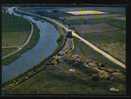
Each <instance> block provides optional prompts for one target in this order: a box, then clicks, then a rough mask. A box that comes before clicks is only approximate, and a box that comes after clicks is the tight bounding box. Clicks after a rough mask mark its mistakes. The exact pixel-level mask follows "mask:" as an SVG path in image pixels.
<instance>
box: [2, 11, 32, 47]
mask: <svg viewBox="0 0 131 99" xmlns="http://www.w3.org/2000/svg"><path fill="white" fill-rule="evenodd" d="M1 24H2V46H19V45H22V44H23V43H24V42H25V40H26V39H27V38H28V36H29V34H30V30H31V24H30V23H29V22H28V21H27V20H25V19H23V18H21V17H17V16H13V15H9V14H7V13H2V23H1Z"/></svg>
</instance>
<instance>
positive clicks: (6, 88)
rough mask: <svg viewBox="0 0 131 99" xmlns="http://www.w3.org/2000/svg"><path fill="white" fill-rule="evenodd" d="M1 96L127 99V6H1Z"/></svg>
mask: <svg viewBox="0 0 131 99" xmlns="http://www.w3.org/2000/svg"><path fill="white" fill-rule="evenodd" d="M1 18H2V22H1V26H2V94H3V95H13V94H83V95H84V94H85V95H89V96H90V95H104V96H105V95H107V96H108V95H126V9H125V7H123V6H122V7H95V6H92V7H90V6H89V7H88V6H87V7H85V6H83V7H59V6H58V7H56V6H55V7H53V6H52V7H47V6H31V5H30V6H26V7H23V6H20V5H18V6H3V7H2V14H1Z"/></svg>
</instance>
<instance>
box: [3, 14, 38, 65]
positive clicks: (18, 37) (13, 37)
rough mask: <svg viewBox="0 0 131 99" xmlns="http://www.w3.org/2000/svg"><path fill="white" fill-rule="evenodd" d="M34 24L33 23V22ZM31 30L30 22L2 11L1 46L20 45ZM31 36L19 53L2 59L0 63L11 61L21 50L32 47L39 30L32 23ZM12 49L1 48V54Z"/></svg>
mask: <svg viewBox="0 0 131 99" xmlns="http://www.w3.org/2000/svg"><path fill="white" fill-rule="evenodd" d="M33 25H34V24H33ZM30 32H31V24H30V23H29V22H28V21H27V20H25V19H23V18H21V17H16V16H11V15H8V14H5V13H2V46H3V47H6V46H7V47H8V46H19V45H22V44H23V43H24V42H25V40H27V38H28V36H29V34H30ZM33 32H34V33H33V36H32V38H31V40H30V42H29V44H28V45H27V46H25V47H24V49H23V50H21V51H20V52H19V53H17V54H15V55H12V56H10V57H8V58H6V59H4V60H2V64H4V65H6V64H9V63H11V62H12V61H13V60H15V59H16V58H18V57H19V56H20V55H21V54H22V53H23V52H25V51H27V50H28V49H30V48H32V47H33V46H34V45H35V44H36V43H37V41H38V39H39V36H40V35H39V30H38V29H37V28H36V26H35V25H34V31H33ZM12 51H14V50H12V49H11V50H10V49H8V52H7V50H5V49H4V50H2V53H4V54H3V55H7V53H8V54H9V53H11V52H12Z"/></svg>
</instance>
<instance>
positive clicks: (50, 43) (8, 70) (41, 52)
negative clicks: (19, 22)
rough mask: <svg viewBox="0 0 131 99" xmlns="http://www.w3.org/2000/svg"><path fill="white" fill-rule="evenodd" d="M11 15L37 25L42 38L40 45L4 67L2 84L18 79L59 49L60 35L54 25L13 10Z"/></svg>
mask: <svg viewBox="0 0 131 99" xmlns="http://www.w3.org/2000/svg"><path fill="white" fill-rule="evenodd" d="M11 9H12V8H11ZM11 9H10V10H11ZM10 13H11V14H14V15H17V16H22V17H23V18H25V19H27V20H29V21H31V22H32V23H34V24H36V26H37V27H38V29H39V30H40V32H39V34H40V38H39V41H38V43H37V44H36V45H35V46H34V47H33V48H32V49H30V50H28V51H26V52H25V53H23V54H22V55H21V56H20V57H19V58H18V59H16V60H15V61H13V62H12V63H11V64H8V65H6V66H2V83H5V82H7V81H9V80H11V79H13V78H15V77H17V76H18V75H20V74H22V73H24V72H26V71H27V70H29V69H31V68H32V67H33V66H34V65H37V64H39V63H40V62H41V61H43V60H44V59H45V58H47V57H48V56H50V55H51V54H52V53H53V52H54V50H56V49H57V47H58V44H57V39H58V37H59V33H58V31H57V30H56V28H55V27H54V26H53V25H52V24H50V23H48V22H46V21H43V20H41V19H40V20H35V19H34V18H33V17H31V16H27V15H20V14H16V13H15V12H13V10H11V11H10Z"/></svg>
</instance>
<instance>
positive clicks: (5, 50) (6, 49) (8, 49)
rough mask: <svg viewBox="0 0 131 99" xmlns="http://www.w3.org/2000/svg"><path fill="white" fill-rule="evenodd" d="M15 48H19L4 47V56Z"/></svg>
mask: <svg viewBox="0 0 131 99" xmlns="http://www.w3.org/2000/svg"><path fill="white" fill-rule="evenodd" d="M15 50H17V48H2V56H5V55H7V54H9V53H11V52H13V51H15Z"/></svg>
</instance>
